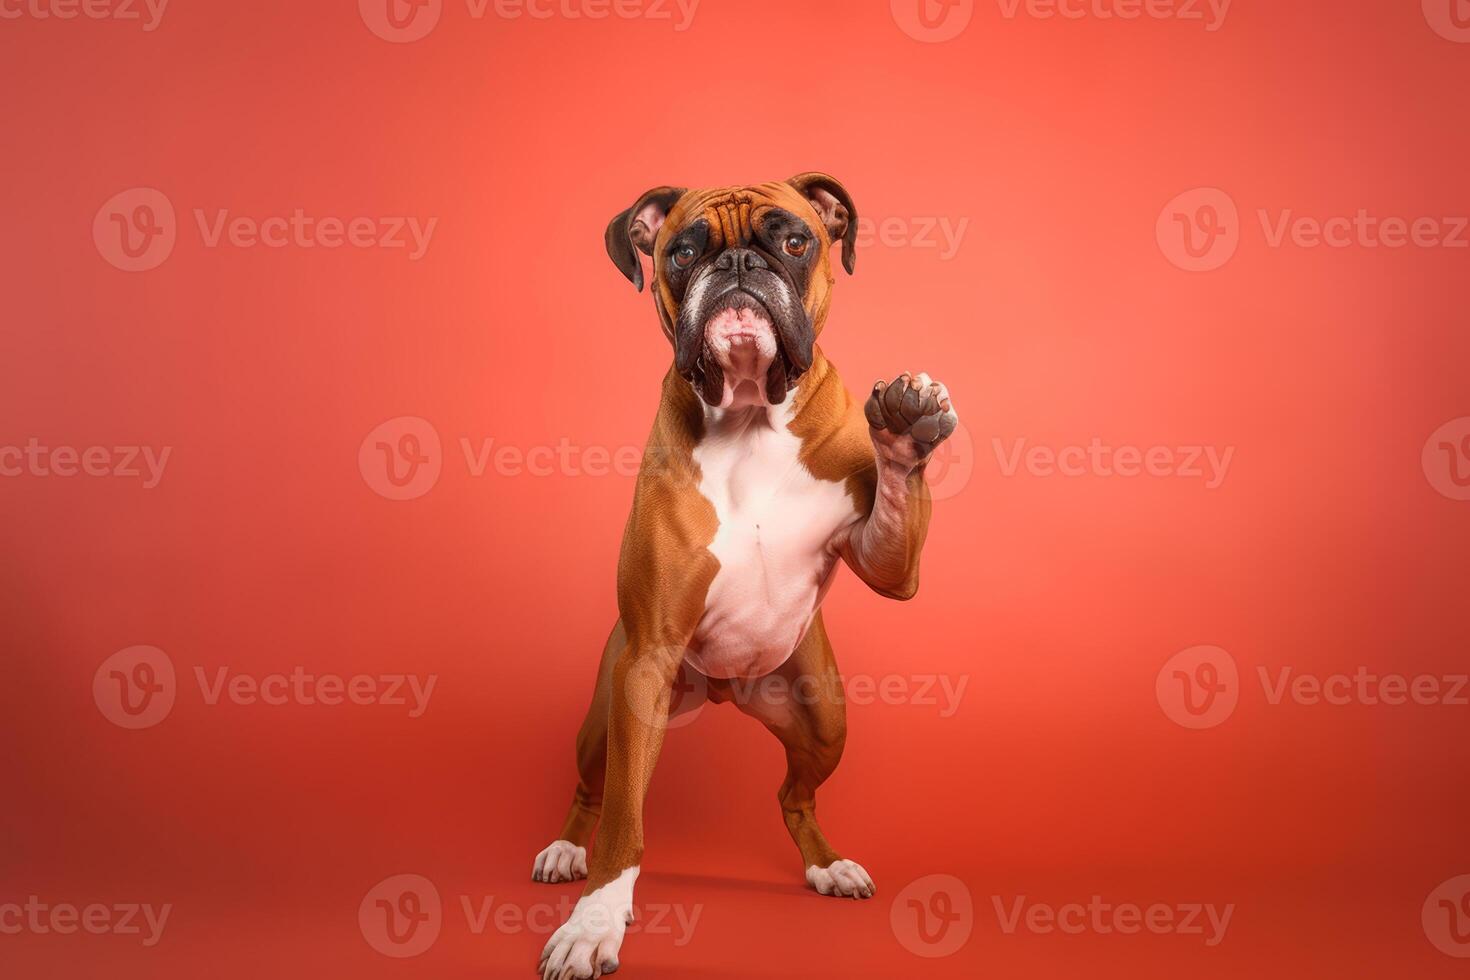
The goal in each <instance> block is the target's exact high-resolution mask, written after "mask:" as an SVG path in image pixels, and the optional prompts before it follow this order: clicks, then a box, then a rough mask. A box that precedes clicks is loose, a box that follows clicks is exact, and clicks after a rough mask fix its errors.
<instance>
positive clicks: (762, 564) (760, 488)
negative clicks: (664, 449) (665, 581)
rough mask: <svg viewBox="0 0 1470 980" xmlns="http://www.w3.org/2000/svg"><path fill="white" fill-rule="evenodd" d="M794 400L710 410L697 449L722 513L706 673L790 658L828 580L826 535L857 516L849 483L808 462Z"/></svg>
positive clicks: (831, 558) (697, 653)
mask: <svg viewBox="0 0 1470 980" xmlns="http://www.w3.org/2000/svg"><path fill="white" fill-rule="evenodd" d="M790 405H791V400H790V399H788V400H787V402H786V404H785V405H781V406H777V407H775V408H769V409H767V408H747V409H738V410H728V411H720V410H710V411H709V413H708V417H707V419H706V426H705V433H704V438H703V439H702V440H701V441H700V444H699V445H698V447H696V448H695V450H694V459H695V461H696V462H697V463H698V464H699V467H700V471H701V477H700V483H699V491H700V493H701V494H703V495H704V497H705V499H707V500H708V501H709V502H710V503H711V504H712V505H713V506H714V509H715V513H716V515H717V516H718V517H719V522H720V526H719V530H718V531H717V532H716V533H715V539H714V541H713V542H712V543H711V544H710V546H709V549H710V551H711V552H712V553H713V554H714V556H715V557H716V558H717V559H719V562H720V569H719V572H718V573H717V574H716V575H715V579H714V582H712V583H711V585H710V588H709V594H708V596H707V598H706V600H705V608H704V617H703V618H702V619H701V620H700V622H699V626H698V627H697V628H696V630H695V632H694V638H693V641H692V643H691V644H690V652H689V655H688V660H689V662H690V663H691V664H693V665H694V666H695V667H696V668H697V669H698V670H699V671H700V672H701V673H703V674H705V675H706V676H708V677H719V678H734V677H742V678H745V677H759V676H762V675H764V674H768V673H770V672H771V671H773V670H775V669H776V668H777V667H779V666H781V664H783V663H785V661H786V659H787V658H788V657H790V656H791V653H792V651H793V650H795V649H796V645H797V643H798V642H799V641H800V640H801V638H802V636H803V635H804V634H805V632H806V629H807V627H808V626H809V625H810V624H811V620H812V616H813V615H815V613H816V611H817V607H818V605H820V603H821V601H822V597H823V595H825V593H826V590H827V585H828V584H829V582H830V580H831V577H832V572H833V569H834V566H835V564H836V561H837V558H836V555H835V554H834V553H832V552H831V551H830V549H829V548H828V544H829V542H830V541H831V540H832V537H833V535H834V534H836V533H837V531H838V530H839V529H841V528H843V527H845V526H847V525H848V524H851V523H852V522H853V521H855V520H857V518H858V514H857V512H856V511H855V510H854V509H853V503H852V498H850V497H849V496H848V494H847V489H846V487H845V485H844V484H842V483H833V482H831V481H828V480H819V479H817V478H816V477H814V476H812V474H811V472H810V471H808V470H807V468H806V467H805V466H804V465H803V464H802V463H801V461H800V459H799V457H798V454H799V452H800V450H801V440H800V439H798V438H797V437H796V436H795V435H793V434H792V433H791V431H790V430H789V429H788V428H787V425H788V424H789V422H790Z"/></svg>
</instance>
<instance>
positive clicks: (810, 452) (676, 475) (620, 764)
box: [562, 174, 930, 893]
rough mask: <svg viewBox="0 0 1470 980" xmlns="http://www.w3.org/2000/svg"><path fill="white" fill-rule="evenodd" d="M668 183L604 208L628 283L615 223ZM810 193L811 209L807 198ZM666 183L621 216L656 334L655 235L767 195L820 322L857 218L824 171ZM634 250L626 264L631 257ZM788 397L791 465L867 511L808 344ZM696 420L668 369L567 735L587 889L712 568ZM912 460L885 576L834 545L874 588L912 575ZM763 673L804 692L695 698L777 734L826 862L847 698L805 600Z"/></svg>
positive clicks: (895, 585)
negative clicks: (731, 706) (810, 240)
mask: <svg viewBox="0 0 1470 980" xmlns="http://www.w3.org/2000/svg"><path fill="white" fill-rule="evenodd" d="M798 188H803V189H804V190H803V189H798ZM668 191H669V189H668V188H660V189H657V190H656V191H650V192H649V194H647V195H644V197H643V198H642V199H640V201H639V203H638V204H637V205H635V209H632V210H630V211H629V212H624V213H623V214H622V215H619V216H618V218H616V219H614V223H613V225H612V226H610V227H609V231H608V239H609V251H610V253H613V255H614V260H615V261H617V262H618V263H619V266H620V268H623V269H624V272H625V274H627V275H628V276H629V278H630V279H632V280H633V281H634V282H635V283H637V284H641V270H638V271H637V274H636V275H635V274H634V271H633V270H630V269H628V268H627V267H626V265H627V261H626V260H627V254H628V253H627V252H626V251H619V250H621V249H623V242H622V240H621V239H619V238H618V235H619V234H620V230H619V229H620V227H621V226H622V225H627V224H628V223H629V222H630V221H632V220H633V218H632V217H631V216H633V215H636V214H637V213H638V209H641V208H642V207H643V206H644V204H645V203H646V202H647V201H648V200H650V199H652V198H653V197H656V196H657V195H659V194H666V195H667V192H668ZM818 192H820V195H821V196H820V198H819V199H818V200H817V203H818V204H819V205H820V206H821V213H819V212H818V210H817V209H815V208H814V207H813V204H812V203H810V202H809V199H808V195H809V194H813V195H815V194H817V193H818ZM678 193H679V194H680V196H678V199H677V203H675V204H673V206H672V209H671V210H670V211H669V213H668V215H667V218H666V220H665V222H664V224H663V226H662V228H661V229H660V230H659V232H658V234H657V236H656V238H655V239H654V240H652V241H648V240H647V239H648V237H649V236H647V235H646V234H645V232H646V231H647V229H646V228H643V229H641V230H640V229H634V234H633V235H632V236H631V237H632V240H633V242H634V244H636V245H637V246H638V247H639V248H640V250H643V251H645V252H651V253H652V255H653V268H654V278H653V284H654V288H653V295H654V300H655V305H656V306H657V308H658V313H659V319H660V321H661V323H662V324H663V328H664V331H665V333H666V334H667V335H668V336H669V337H671V338H672V337H673V324H674V323H675V322H676V320H677V318H678V312H679V310H678V301H677V298H676V297H675V296H674V295H673V293H672V291H671V290H670V288H669V286H668V284H667V280H666V277H665V270H664V263H665V261H666V259H665V254H664V253H665V245H666V243H667V242H668V241H669V240H670V236H671V235H672V234H675V233H676V232H677V231H678V230H679V229H682V228H683V227H685V226H687V225H688V224H689V223H690V222H693V221H695V220H697V219H699V218H701V217H703V218H706V219H707V220H709V222H710V226H711V229H712V231H711V234H712V235H715V236H719V237H720V238H721V240H722V242H723V241H739V240H743V239H744V238H745V237H748V235H749V229H750V228H751V225H752V223H753V222H759V220H760V218H761V215H762V213H763V211H765V210H766V209H769V208H772V207H780V208H784V209H786V210H788V211H791V212H793V213H795V214H797V215H799V216H801V217H803V219H804V220H806V221H807V223H808V224H809V225H810V227H811V228H812V230H813V234H814V236H815V238H816V240H817V242H818V244H819V246H820V249H821V251H820V255H819V258H818V262H817V265H816V268H815V270H814V273H813V275H812V276H811V281H810V282H809V284H808V287H807V291H806V295H805V296H804V298H803V300H804V306H805V308H806V310H807V313H808V315H809V316H810V317H811V320H812V325H813V329H814V331H815V332H816V333H818V334H820V331H821V329H822V327H823V325H824V324H825V321H826V317H827V312H828V308H829V305H830V302H831V290H832V283H833V275H832V269H831V255H832V252H833V235H834V234H836V236H837V237H838V238H839V239H841V240H843V242H844V245H843V247H844V253H845V254H844V259H845V262H846V265H847V267H848V268H849V271H850V270H851V267H852V259H853V257H852V255H851V246H852V241H853V237H854V236H853V231H854V228H855V222H856V217H857V216H856V214H855V213H852V209H851V207H850V202H849V203H848V204H846V205H844V204H843V203H842V202H844V201H847V197H846V192H845V191H843V190H842V189H841V185H840V184H837V182H836V181H834V180H832V178H830V177H826V176H825V175H821V174H806V175H802V176H801V177H799V178H795V179H794V181H793V182H775V183H768V184H760V185H756V186H753V187H739V188H718V189H713V190H696V191H688V192H678ZM668 196H671V195H668ZM834 215H835V217H834ZM843 220H845V221H846V222H847V223H846V224H843V223H842V222H843ZM633 261H634V262H635V263H636V261H637V260H636V256H634V257H633ZM793 397H794V398H795V404H794V418H793V420H792V422H791V424H790V428H791V431H792V432H793V433H795V434H796V435H797V436H798V437H799V438H800V439H801V443H802V448H801V453H800V459H801V462H802V463H803V464H805V466H806V467H807V469H808V470H809V471H810V472H811V473H812V474H813V475H814V476H816V477H817V478H819V479H823V480H830V481H833V482H841V483H845V484H846V487H847V491H848V494H849V495H850V496H851V498H852V500H853V502H854V510H855V511H856V513H858V514H859V515H867V514H868V513H869V512H870V511H871V510H872V508H873V505H874V501H875V498H876V495H877V494H878V493H879V492H880V479H879V471H878V467H877V464H876V461H875V455H874V448H873V441H872V436H871V433H870V427H869V423H868V420H867V419H866V418H865V417H864V413H863V410H862V408H861V407H860V406H859V405H858V404H857V403H856V402H854V401H853V399H852V397H851V396H850V395H849V394H848V392H847V390H846V389H845V388H844V387H843V385H842V381H841V379H840V378H839V377H838V375H837V371H836V369H835V368H833V367H832V365H831V364H830V362H828V361H827V360H826V358H825V357H823V356H822V353H821V350H820V348H816V349H814V352H813V363H812V367H811V368H810V370H808V371H807V373H806V374H805V375H804V376H803V377H802V379H801V381H800V383H799V384H798V385H797V387H796V389H795V391H794V392H793ZM703 427H704V416H703V407H702V403H701V402H700V400H699V398H698V396H697V395H696V394H695V392H694V390H693V388H692V387H691V386H690V384H689V383H688V382H687V381H686V380H685V379H683V378H682V377H680V376H679V375H678V374H676V373H675V372H674V371H672V370H671V371H670V372H669V373H668V375H667V376H666V377H665V378H664V382H663V397H662V400H661V402H660V405H659V410H658V415H657V418H656V419H655V422H654V427H653V433H652V436H651V437H650V440H649V444H648V448H647V450H646V451H645V454H644V459H643V466H642V469H641V471H640V473H639V477H638V482H637V488H636V490H635V493H634V500H633V509H632V513H631V514H630V516H629V518H628V523H627V527H626V529H625V531H624V537H623V547H622V553H621V556H620V558H619V562H618V611H619V613H620V616H621V618H620V620H619V622H618V623H617V624H616V625H615V626H614V628H613V631H612V634H611V636H610V637H609V638H608V642H607V645H606V647H605V649H604V651H603V655H602V661H601V666H600V668H599V671H598V679H597V686H596V691H595V693H594V696H593V700H592V705H591V707H590V709H589V711H588V714H587V718H586V720H585V721H584V723H583V725H582V729H581V731H580V733H579V734H578V738H577V761H578V769H579V772H580V781H579V783H578V786H577V791H576V795H575V798H574V801H573V803H572V807H571V810H570V812H569V813H568V815H567V820H566V823H565V825H564V828H563V831H562V839H564V840H568V841H571V842H572V843H574V844H577V845H580V846H586V845H587V844H588V843H589V841H590V840H591V838H592V836H593V827H594V825H596V844H595V847H594V848H593V851H592V858H591V862H590V865H589V876H588V882H587V886H586V891H587V892H588V893H590V892H592V891H595V890H596V889H598V888H600V887H602V886H603V885H606V884H607V883H609V882H610V881H612V880H614V879H616V878H617V877H618V876H619V875H620V874H621V873H622V872H623V871H624V870H625V869H627V868H629V867H632V866H635V865H639V864H640V863H641V861H642V854H643V802H644V796H645V794H646V792H647V788H648V783H649V779H650V777H651V776H652V773H653V768H654V765H655V762H656V761H657V758H658V754H659V751H660V748H661V746H662V744H663V736H664V730H665V727H666V724H667V720H668V717H669V712H670V706H671V700H672V692H673V688H674V685H675V680H676V679H677V677H678V675H679V672H680V671H681V670H692V668H691V667H689V666H687V665H686V664H685V663H684V653H685V649H686V647H687V645H688V643H689V641H690V638H691V636H692V635H693V633H694V631H695V628H696V626H697V625H698V623H699V620H700V618H701V616H702V614H703V611H704V605H705V599H706V595H707V593H708V590H709V587H710V583H711V582H712V581H713V580H714V577H715V574H716V572H717V571H718V562H717V560H716V559H715V558H714V556H713V555H712V554H711V553H710V551H709V550H708V548H709V545H710V543H711V542H712V541H713V540H714V536H715V532H716V530H717V518H716V515H715V511H714V508H713V507H712V506H711V504H710V503H709V502H708V501H707V500H705V498H704V497H703V496H702V495H701V494H700V493H699V491H698V485H699V476H700V474H699V469H698V464H697V463H696V462H695V461H694V457H693V451H694V448H695V447H696V446H697V445H698V443H699V440H700V438H701V436H702V434H703ZM922 469H923V467H922V465H921V466H920V467H919V468H918V470H916V471H915V473H914V474H913V475H912V477H911V478H910V479H911V481H912V482H911V487H910V488H911V489H912V491H913V493H912V494H911V496H909V498H908V500H907V503H906V505H905V512H904V519H903V525H904V530H903V533H904V535H905V536H906V540H907V542H908V544H907V548H906V554H905V556H904V560H903V561H902V568H901V569H899V570H898V572H897V574H890V575H888V576H887V577H885V575H884V574H883V573H881V572H880V571H878V570H876V569H874V568H869V567H866V566H865V565H864V563H863V562H862V561H861V558H860V556H859V555H857V554H856V553H855V549H854V545H853V541H852V535H848V536H847V537H846V538H844V539H843V540H840V541H837V542H834V544H833V546H834V547H835V548H836V549H837V550H838V552H839V553H840V554H841V556H842V557H843V559H844V560H845V561H846V563H847V564H848V565H849V566H850V567H852V568H853V569H854V570H855V571H856V572H857V574H858V575H859V577H860V578H862V579H863V580H864V581H865V582H867V583H868V584H869V585H870V586H871V587H872V588H874V589H875V590H877V591H879V592H880V593H882V594H884V595H889V596H895V597H899V598H908V597H910V596H912V595H913V594H914V592H915V591H916V590H917V588H918V570H919V553H920V550H921V549H922V546H923V542H924V537H925V534H926V531H927V527H928V521H929V510H930V504H929V497H928V493H927V491H926V490H925V489H924V485H923V478H922ZM860 524H861V522H860ZM773 676H776V677H780V678H782V679H783V680H784V681H786V682H787V683H788V684H797V683H801V684H802V685H803V690H804V691H806V692H809V693H812V692H814V693H816V695H817V696H816V697H814V698H802V699H799V702H798V701H797V700H790V699H788V703H786V704H784V705H775V706H773V705H772V704H771V703H769V702H768V701H767V700H765V699H762V698H759V697H757V698H753V699H751V698H746V699H742V698H740V697H739V696H738V691H737V688H736V686H735V685H733V684H732V683H731V682H727V681H713V680H711V681H709V682H708V692H709V698H710V700H712V701H715V702H720V701H734V702H735V703H736V705H737V707H739V708H740V710H742V711H744V712H745V713H747V714H749V715H751V716H753V717H755V718H757V719H758V720H760V721H761V722H762V723H763V724H765V725H766V727H767V728H769V729H770V730H771V731H772V732H773V733H774V734H775V735H776V737H777V738H779V739H780V740H781V743H782V745H783V746H784V748H785V750H786V757H787V774H786V779H785V780H784V782H783V783H782V785H781V789H780V791H779V794H778V796H779V800H780V804H781V810H782V815H783V817H784V819H785V821H786V825H787V828H788V830H789V831H790V833H791V836H792V839H793V840H794V841H795V842H796V844H797V847H798V848H799V849H800V851H801V856H802V860H803V862H804V863H805V866H808V867H810V866H813V865H815V866H817V867H820V868H825V867H828V866H829V865H831V864H832V863H833V862H834V861H837V860H838V859H839V855H838V852H837V851H836V850H835V849H834V848H833V847H832V846H831V844H829V843H828V841H827V839H826V837H825V835H824V834H823V833H822V830H821V828H820V827H819V826H818V825H817V821H816V812H815V811H816V790H817V787H819V786H820V785H821V784H822V782H823V781H825V780H826V779H827V777H828V776H830V775H831V773H832V771H833V770H834V769H835V768H836V766H837V762H838V760H839V759H840V757H841V755H842V747H843V743H844V741H845V738H846V708H845V699H844V698H843V693H842V685H841V680H840V676H839V675H838V672H837V664H836V660H835V658H834V656H833V653H832V648H831V644H830V643H829V642H828V639H827V634H826V629H825V626H824V624H823V621H822V617H821V614H820V612H818V613H817V615H816V616H815V618H814V619H813V621H812V623H811V626H810V628H809V629H808V630H807V632H806V634H805V636H804V637H803V638H802V640H801V641H800V643H799V644H798V646H797V648H796V650H795V652H794V653H793V654H792V655H791V657H790V658H789V659H788V660H787V661H786V662H785V664H783V665H782V666H781V667H780V668H779V669H778V670H777V671H776V672H775V674H774V675H773ZM744 689H746V688H743V687H742V688H740V690H744ZM788 689H789V688H788ZM808 702H809V703H808Z"/></svg>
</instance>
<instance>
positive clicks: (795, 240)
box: [784, 235, 811, 259]
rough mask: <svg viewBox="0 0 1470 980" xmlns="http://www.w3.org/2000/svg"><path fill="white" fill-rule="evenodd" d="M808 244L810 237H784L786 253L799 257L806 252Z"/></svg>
mask: <svg viewBox="0 0 1470 980" xmlns="http://www.w3.org/2000/svg"><path fill="white" fill-rule="evenodd" d="M810 244H811V240H810V239H808V238H805V237H803V236H801V235H792V236H791V237H790V238H788V239H786V242H785V246H784V247H785V249H786V254H787V255H790V256H792V257H793V258H798V259H799V258H801V257H802V256H803V255H805V254H806V250H807V246H808V245H810Z"/></svg>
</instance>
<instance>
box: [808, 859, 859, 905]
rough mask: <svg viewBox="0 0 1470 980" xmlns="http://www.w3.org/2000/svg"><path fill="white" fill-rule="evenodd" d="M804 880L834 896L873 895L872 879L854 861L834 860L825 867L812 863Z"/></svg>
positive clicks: (818, 889)
mask: <svg viewBox="0 0 1470 980" xmlns="http://www.w3.org/2000/svg"><path fill="white" fill-rule="evenodd" d="M806 880H807V883H808V884H809V885H811V886H812V887H813V888H815V889H816V890H817V891H819V892H821V893H822V894H823V895H831V896H833V897H834V898H872V897H873V891H874V888H873V879H872V878H871V877H870V876H869V875H868V873H867V872H866V871H864V870H863V866H862V865H861V864H858V863H857V862H856V861H848V860H845V859H844V860H841V861H834V862H832V864H831V865H830V866H828V867H825V868H819V867H817V866H816V865H812V866H811V867H810V868H807V869H806Z"/></svg>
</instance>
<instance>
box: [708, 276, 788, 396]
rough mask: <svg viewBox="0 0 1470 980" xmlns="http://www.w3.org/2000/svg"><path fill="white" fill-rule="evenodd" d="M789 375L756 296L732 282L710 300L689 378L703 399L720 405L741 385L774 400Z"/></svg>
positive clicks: (771, 323)
mask: <svg viewBox="0 0 1470 980" xmlns="http://www.w3.org/2000/svg"><path fill="white" fill-rule="evenodd" d="M795 375H796V371H795V369H794V368H793V366H792V361H791V356H790V354H789V353H788V351H787V349H786V345H785V343H784V342H783V340H782V338H781V331H780V330H778V329H777V328H776V319H775V317H774V316H773V315H772V313H771V310H770V309H769V308H768V307H767V306H766V304H765V303H764V302H762V301H761V299H760V298H759V297H757V296H755V295H753V294H751V293H749V292H746V291H745V290H744V289H741V288H739V287H735V288H732V289H730V290H729V291H728V292H726V293H725V294H724V295H722V296H721V297H720V298H719V299H718V300H716V301H715V302H714V303H713V305H712V306H711V308H710V312H709V315H708V316H707V317H706V318H705V321H704V331H703V337H702V338H701V348H700V353H699V358H698V360H696V362H695V365H694V377H692V378H691V379H690V381H691V383H693V385H694V387H695V389H696V390H698V391H699V393H700V396H701V397H702V398H703V399H704V400H705V401H706V402H708V403H709V404H711V405H722V404H724V403H726V402H728V401H731V400H732V398H733V397H734V396H735V392H736V390H737V389H741V388H745V389H746V390H748V391H750V392H751V393H752V394H753V393H754V392H755V391H757V390H758V391H760V392H761V393H763V394H764V396H765V400H766V401H768V402H769V403H770V404H772V405H776V404H779V403H781V402H782V401H784V400H785V398H786V393H787V392H788V391H789V390H790V388H791V387H792V384H793V382H794V378H795Z"/></svg>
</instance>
